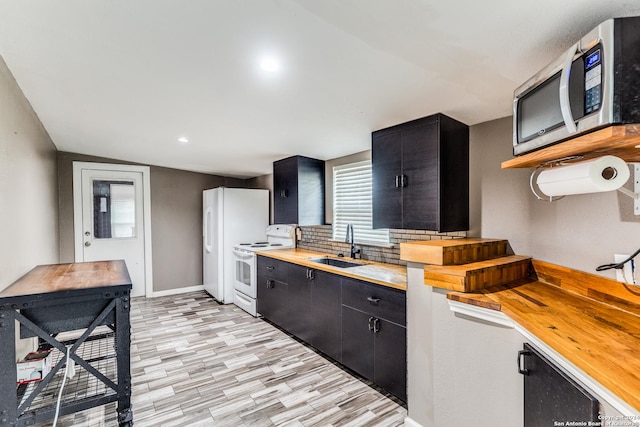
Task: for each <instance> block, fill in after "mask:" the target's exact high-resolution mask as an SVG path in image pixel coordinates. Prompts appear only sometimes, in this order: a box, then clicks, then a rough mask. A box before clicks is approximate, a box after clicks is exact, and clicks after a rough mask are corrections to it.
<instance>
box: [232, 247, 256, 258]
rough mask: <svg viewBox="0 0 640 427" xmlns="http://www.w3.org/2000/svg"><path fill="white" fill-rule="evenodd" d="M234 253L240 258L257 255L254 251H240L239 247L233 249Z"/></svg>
mask: <svg viewBox="0 0 640 427" xmlns="http://www.w3.org/2000/svg"><path fill="white" fill-rule="evenodd" d="M233 254H234V255H235V256H236V257H237V258H239V259H251V258H253V257H255V254H254V253H253V252H245V251H239V250H237V249H234V250H233Z"/></svg>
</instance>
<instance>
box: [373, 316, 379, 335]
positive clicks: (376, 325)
mask: <svg viewBox="0 0 640 427" xmlns="http://www.w3.org/2000/svg"><path fill="white" fill-rule="evenodd" d="M378 332H380V319H373V333H374V334H377V333H378Z"/></svg>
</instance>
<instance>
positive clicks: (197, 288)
mask: <svg viewBox="0 0 640 427" xmlns="http://www.w3.org/2000/svg"><path fill="white" fill-rule="evenodd" d="M197 291H204V286H202V285H197V286H189V287H187V288H175V289H167V290H166V291H158V292H154V293H153V294H152V295H151V298H156V297H166V296H170V295H178V294H186V293H189V292H197Z"/></svg>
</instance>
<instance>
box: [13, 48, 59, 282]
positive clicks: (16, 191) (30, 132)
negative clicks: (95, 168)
mask: <svg viewBox="0 0 640 427" xmlns="http://www.w3.org/2000/svg"><path fill="white" fill-rule="evenodd" d="M56 183H57V180H56V147H55V146H54V145H53V143H52V142H51V139H50V138H49V135H48V134H47V132H46V131H45V129H44V128H43V127H42V124H41V123H40V120H39V119H38V117H37V116H36V114H35V113H34V112H33V110H32V108H31V105H30V104H29V102H28V101H27V99H26V98H25V97H24V95H23V94H22V91H21V90H20V88H19V87H18V85H17V84H16V82H15V80H14V78H13V76H12V75H11V72H10V71H9V69H8V68H7V66H6V64H5V63H4V61H3V60H2V58H0V224H2V226H1V227H0V289H4V288H5V287H7V286H8V285H10V284H11V283H13V282H14V281H15V280H16V279H18V278H20V277H21V276H22V275H23V274H25V273H26V272H27V271H29V270H31V269H32V268H33V267H35V266H36V265H38V264H47V263H56V262H58V192H57V184H56Z"/></svg>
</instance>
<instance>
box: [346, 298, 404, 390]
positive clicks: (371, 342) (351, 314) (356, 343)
mask: <svg viewBox="0 0 640 427" xmlns="http://www.w3.org/2000/svg"><path fill="white" fill-rule="evenodd" d="M342 363H343V364H344V365H345V366H348V367H349V368H351V369H353V370H354V371H356V372H357V373H359V374H360V375H362V376H363V377H365V378H368V379H370V380H371V381H373V382H374V383H376V384H377V385H379V386H380V387H382V388H383V389H385V390H387V391H388V392H390V393H391V394H393V395H394V396H396V397H398V398H399V399H401V400H403V401H406V400H407V329H406V328H405V327H403V326H400V325H397V324H395V323H392V322H389V321H387V320H384V319H380V318H378V317H375V316H372V315H371V314H370V313H365V312H362V311H360V310H356V309H354V308H351V307H348V306H345V305H343V306H342Z"/></svg>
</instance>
